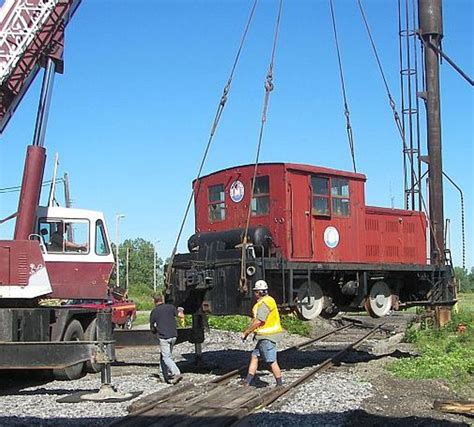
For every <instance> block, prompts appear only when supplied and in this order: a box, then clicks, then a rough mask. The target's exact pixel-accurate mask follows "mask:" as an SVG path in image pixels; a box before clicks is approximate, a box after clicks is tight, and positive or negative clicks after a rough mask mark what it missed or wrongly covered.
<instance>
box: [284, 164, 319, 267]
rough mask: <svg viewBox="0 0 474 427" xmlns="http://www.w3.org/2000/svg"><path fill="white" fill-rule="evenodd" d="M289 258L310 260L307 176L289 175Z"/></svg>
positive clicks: (309, 189)
mask: <svg viewBox="0 0 474 427" xmlns="http://www.w3.org/2000/svg"><path fill="white" fill-rule="evenodd" d="M288 185H289V191H290V210H291V212H290V218H291V224H290V227H291V230H290V239H291V256H292V257H294V258H312V256H313V233H312V230H311V187H310V185H309V180H308V175H304V174H298V173H294V172H293V173H291V174H289V184H288Z"/></svg>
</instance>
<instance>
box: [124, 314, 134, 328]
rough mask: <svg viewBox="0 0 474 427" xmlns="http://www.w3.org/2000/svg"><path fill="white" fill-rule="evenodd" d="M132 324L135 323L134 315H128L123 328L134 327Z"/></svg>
mask: <svg viewBox="0 0 474 427" xmlns="http://www.w3.org/2000/svg"><path fill="white" fill-rule="evenodd" d="M132 324H133V320H132V316H127V320H126V321H125V323H124V324H123V329H128V330H130V329H132Z"/></svg>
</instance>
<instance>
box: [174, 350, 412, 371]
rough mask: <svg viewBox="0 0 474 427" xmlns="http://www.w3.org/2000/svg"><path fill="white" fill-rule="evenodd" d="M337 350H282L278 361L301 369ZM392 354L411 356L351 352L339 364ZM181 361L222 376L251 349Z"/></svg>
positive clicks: (187, 356)
mask: <svg viewBox="0 0 474 427" xmlns="http://www.w3.org/2000/svg"><path fill="white" fill-rule="evenodd" d="M337 352H338V351H336V350H321V349H318V350H304V351H298V350H294V351H290V352H281V353H279V354H278V363H279V365H280V367H281V368H282V369H302V368H307V367H311V366H316V365H317V364H319V363H321V362H323V361H324V360H326V359H328V358H329V357H331V356H334V355H335V354H336V353H337ZM387 356H390V357H394V358H397V359H401V358H405V357H410V356H411V355H410V354H409V353H405V352H402V351H399V350H396V351H394V352H392V353H390V354H384V355H378V356H376V355H373V354H370V353H367V352H365V351H352V352H349V353H348V354H346V355H345V356H344V357H343V358H342V359H340V361H339V363H345V364H355V363H367V362H370V361H372V360H378V359H382V358H384V357H387ZM182 357H184V358H185V360H184V361H181V362H178V366H179V368H180V369H181V371H182V372H185V373H205V372H209V373H211V372H212V373H213V374H216V375H223V374H225V373H227V372H229V371H231V370H234V369H237V368H239V367H240V366H242V365H246V364H248V363H249V361H250V351H243V350H219V351H206V352H204V353H203V363H202V364H198V365H196V364H195V363H194V353H186V354H182ZM260 365H261V366H260V369H262V368H265V366H264V364H263V363H261V364H260Z"/></svg>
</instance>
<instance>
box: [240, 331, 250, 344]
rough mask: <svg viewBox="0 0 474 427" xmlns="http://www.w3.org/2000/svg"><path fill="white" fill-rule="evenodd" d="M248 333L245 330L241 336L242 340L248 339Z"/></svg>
mask: <svg viewBox="0 0 474 427" xmlns="http://www.w3.org/2000/svg"><path fill="white" fill-rule="evenodd" d="M247 337H248V335H247V334H246V333H245V332H244V333H243V334H242V336H241V337H240V339H241V340H242V342H245V340H246V339H247Z"/></svg>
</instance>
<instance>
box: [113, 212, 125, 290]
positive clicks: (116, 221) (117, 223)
mask: <svg viewBox="0 0 474 427" xmlns="http://www.w3.org/2000/svg"><path fill="white" fill-rule="evenodd" d="M122 218H125V215H124V214H117V215H115V250H116V259H115V262H116V271H117V280H116V284H115V285H116V287H117V288H120V258H119V247H120V240H119V238H120V231H119V225H120V220H121V219H122Z"/></svg>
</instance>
